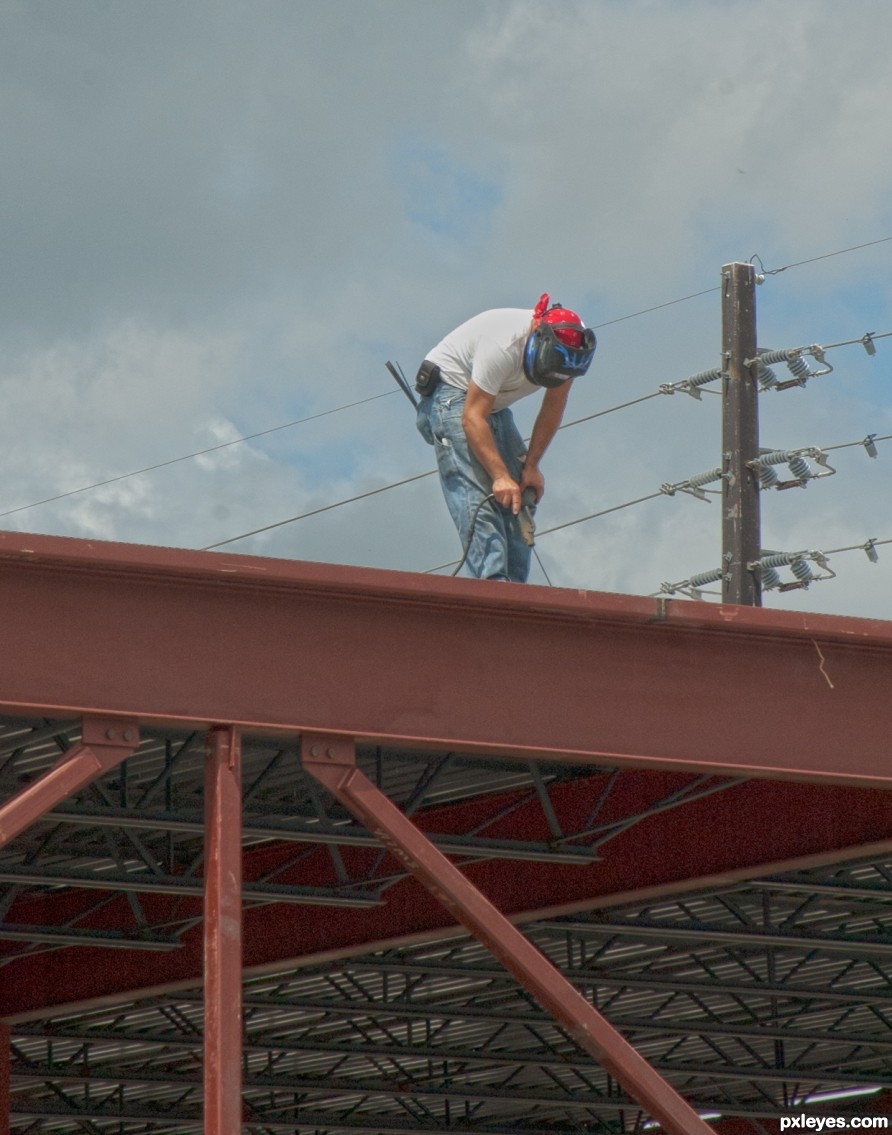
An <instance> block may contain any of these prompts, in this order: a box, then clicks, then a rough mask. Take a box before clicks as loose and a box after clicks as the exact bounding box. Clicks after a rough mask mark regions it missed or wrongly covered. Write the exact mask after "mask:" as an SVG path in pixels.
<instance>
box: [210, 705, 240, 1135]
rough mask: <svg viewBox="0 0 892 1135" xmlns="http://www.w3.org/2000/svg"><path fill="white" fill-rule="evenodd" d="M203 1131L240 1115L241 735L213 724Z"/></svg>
mask: <svg viewBox="0 0 892 1135" xmlns="http://www.w3.org/2000/svg"><path fill="white" fill-rule="evenodd" d="M204 785H205V791H204V807H205V861H206V865H205V898H204V1135H235V1133H236V1132H239V1131H241V1119H242V840H241V831H242V785H241V738H240V737H239V735H238V732H237V730H235V729H231V728H222V727H220V728H216V729H213V730H212V731H211V733H210V734H209V736H208V740H207V755H206V758H205V781H204Z"/></svg>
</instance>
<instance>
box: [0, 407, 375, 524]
mask: <svg viewBox="0 0 892 1135" xmlns="http://www.w3.org/2000/svg"><path fill="white" fill-rule="evenodd" d="M395 393H396V391H395V390H385V391H384V393H383V394H373V395H371V397H369V398H360V399H359V401H357V402H350V403H349V404H348V405H346V406H335V407H334V408H333V409H331V410H323V411H321V413H319V414H310V415H309V416H308V417H306V418H296V419H295V420H294V421H293V422H284V423H283V424H282V425H281V426H271V427H270V428H269V429H266V430H258V431H257V433H253V434H246V435H245V437H237V438H233V440H232V441H222V442H220V444H219V445H211V446H208V448H207V449H197V450H195V452H194V453H185V454H183V456H182V457H171V458H170V459H169V460H167V461H159V462H158V463H157V464H156V465H146V466H145V468H143V469H134V470H132V472H130V473H119V474H118V475H117V476H116V477H108V478H106V480H104V481H95V482H94V483H93V484H91V485H81V487H80V488H79V489H69V490H68V491H67V492H64V493H57V494H56V496H53V497H45V498H44V499H43V500H39V501H32V502H31V504H20V505H19V506H18V507H17V508H8V509H7V510H6V511H5V512H0V517H3V516H12V515H13V513H16V512H25V511H26V510H27V509H29V508H37V507H38V506H39V505H42V504H51V503H52V502H53V501H60V500H64V499H65V498H66V497H73V496H77V494H78V493H86V492H89V491H90V490H91V489H101V488H102V487H103V486H104V485H113V484H115V483H116V482H117V481H126V480H127V478H128V477H138V476H139V475H140V474H141V473H151V472H153V471H154V470H155V469H164V468H166V467H167V466H168V465H176V464H177V463H178V462H180V461H189V460H191V459H192V458H193V457H202V456H203V455H204V454H206V453H216V452H217V451H218V450H220V449H227V448H228V447H229V446H231V445H241V444H242V442H245V441H253V440H254V438H258V437H266V435H267V434H273V433H277V432H278V431H279V430H287V429H290V428H291V427H292V426H300V425H303V424H304V422H315V421H316V420H317V419H318V418H326V417H328V416H329V415H330V414H339V413H340V412H341V411H342V410H352V409H353V408H354V406H364V405H365V404H366V403H367V402H374V401H376V400H377V399H378V398H388V397H390V395H391V394H395Z"/></svg>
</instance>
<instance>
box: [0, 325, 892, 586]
mask: <svg viewBox="0 0 892 1135" xmlns="http://www.w3.org/2000/svg"><path fill="white" fill-rule="evenodd" d="M890 336H892V331H884V332H882V333H880V334H871V336H870V338H871V340H874V339H884V338H888V337H890ZM857 343H860V344H862V345H863V343H864V337H863V336H861V337H859V338H857V339H846V340H843V341H841V342H839V343H831V344H829V345H828V346H826V347H822V348H821V350H824V351H829V350H831V349H832V348H834V347H848V346H852V345H854V344H857ZM813 349H814V348H811V347H802V348H799V347H797V348H791V350H795V351H811V350H813ZM720 375H721V371H720V370H719V369H714V370H711V371H703V372H701V373H700V374H698V375H693V376H690V377H688V378H685V379H681V380H680V381H678V382H673V383H662V384H661V385H660V386H659V387H658V388H657V389H656V390H652V391H651V392H650V393H648V394H642V395H641V396H640V397H638V398H632V399H629V400H628V401H626V402H620V403H618V404H617V405H615V406H608V407H607V408H606V409H604V410H596V411H595V412H594V413H592V414H585V415H583V416H582V417H581V418H574V419H572V420H571V421H569V422H563V423H562V424H561V425H560V426H559V427H558V429H559V430H566V429H570V428H571V427H572V426H578V425H582V424H583V423H584V422H591V421H593V420H594V419H595V418H603V417H605V416H606V415H608V414H615V413H616V412H617V411H619V410H627V409H629V407H631V406H637V405H639V404H640V403H642V402H648V401H650V400H651V399H652V398H659V397H661V396H662V395H666V394H675V393H678V392H680V391H684V390H687V391H688V392H691V391H692V390H693V391H696V392H697V393H698V394H699V391H700V390H702V389H703V384H704V383H705V382H710V381H714V380H716V379H718V378H719V377H720ZM707 393H711V391H707ZM379 397H380V395H379ZM878 440H879V439H878ZM850 444H860V443H854V442H853V443H850ZM821 448H825V447H821ZM435 473H436V469H431V470H428V471H427V472H426V473H417V474H415V475H413V476H411V477H406V478H404V479H403V480H401V481H394V482H392V483H390V484H387V485H380V486H379V487H378V488H375V489H370V490H369V491H368V492H365V493H360V494H358V495H357V496H353V497H346V498H345V499H344V500H340V501H335V502H333V503H332V504H330V505H324V506H322V507H320V508H317V509H311V510H310V511H308V512H302V513H299V514H298V515H297V516H290V517H287V518H286V519H285V520H277V521H274V522H273V523H272V524H265V525H263V526H261V527H260V528H253V529H251V530H250V531H249V532H242V533H239V535H237V536H230V537H229V538H228V539H226V540H219V541H217V542H216V543H214V544H206V545H205V546H204V547H203V548H202V549H200V550H201V551H212V550H213V549H215V548H222V547H224V546H225V545H227V544H235V543H237V542H238V541H240V540H246V539H248V537H250V536H257V535H260V534H262V533H263V532H269V531H272V529H274V528H282V527H284V526H285V525H287V524H294V523H296V522H297V521H299V520H305V519H307V518H309V517H311V516H317V515H318V514H319V513H322V512H328V511H330V510H331V509H333V508H339V507H340V506H341V505H346V504H353V503H354V502H355V501H359V500H363V499H365V498H366V497H370V496H375V495H376V494H378V493H383V492H387V491H388V490H390V489H396V488H399V487H400V486H401V485H407V484H410V483H411V482H413V481H420V480H422V479H423V478H424V477H431V476H433V475H434V474H435ZM660 495H661V493H652V494H650V495H649V496H646V497H641V498H639V499H638V500H635V501H630V502H628V503H626V504H624V505H618V506H616V508H610V509H606V510H602V511H601V512H596V513H592V514H591V515H590V516H586V517H581V518H580V519H579V520H572V521H568V522H567V524H565V525H560V526H559V527H569V526H570V525H572V524H581V523H582V522H583V521H584V520H594V519H596V518H597V517H599V516H604V515H605V514H606V513H607V512H615V511H617V509H619V508H628V507H629V505H630V504H639V503H641V501H644V500H651V499H652V498H653V497H654V496H660ZM0 515H2V514H0ZM547 531H548V532H555V531H557V528H549V529H547ZM541 535H545V532H543V533H541ZM455 562H456V561H454V560H453V561H451V562H450V563H449V564H441V565H439V566H438V567H436V568H431V569H429V571H431V572H435V571H439V570H440V569H441V568H444V567H451V566H453V564H454V563H455Z"/></svg>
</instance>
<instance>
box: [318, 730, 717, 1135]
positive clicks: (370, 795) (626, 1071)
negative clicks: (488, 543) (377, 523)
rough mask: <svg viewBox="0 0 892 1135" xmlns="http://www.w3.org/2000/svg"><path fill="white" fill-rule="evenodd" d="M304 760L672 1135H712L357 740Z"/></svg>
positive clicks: (326, 742) (327, 745)
mask: <svg viewBox="0 0 892 1135" xmlns="http://www.w3.org/2000/svg"><path fill="white" fill-rule="evenodd" d="M301 761H302V764H303V767H304V768H305V769H306V771H307V772H309V773H311V774H312V775H313V776H314V777H315V778H316V779H317V780H318V781H319V783H320V784H322V785H324V787H326V788H327V789H329V791H331V792H332V793H333V794H334V795H335V796H336V797H337V799H338V800H340V802H341V803H342V804H343V805H344V806H345V807H346V808H348V809H349V811H350V812H352V813H353V815H354V816H356V818H357V819H358V820H359V821H360V822H361V823H362V824H364V825H365V827H366V828H367V829H368V830H369V831H370V832H371V833H372V834H373V835H375V836H376V837H377V838H378V839H379V840H380V841H381V842H382V843H383V844H384V846H385V847H387V848H388V849H389V850H390V851H391V852H392V853H393V854H394V855H396V856H397V858H399V859H400V860H401V861H402V862H403V863H404V864H405V865H406V867H407V868H408V869H409V870H410V871H411V872H412V874H413V875H414V876H415V877H416V878H417V879H418V880H419V881H420V882H421V883H423V885H424V886H425V887H427V889H428V890H429V891H430V892H431V893H432V894H433V895H434V896H435V897H436V898H437V899H438V900H439V902H441V903H442V904H443V906H445V907H446V908H447V910H449V912H450V913H451V914H452V915H453V916H454V917H455V918H457V919H458V921H459V922H460V923H461V924H462V925H463V926H464V927H465V928H466V929H467V930H469V931H470V932H471V933H472V934H473V935H474V936H475V937H476V938H478V939H479V941H480V942H481V943H482V944H483V945H484V946H485V947H486V948H487V949H488V950H489V951H490V953H492V954H493V956H494V957H495V958H496V960H497V961H499V962H500V963H501V964H502V965H504V967H505V969H507V970H508V972H509V973H511V974H512V976H513V977H514V978H515V979H516V980H517V981H518V982H519V983H520V984H521V985H522V986H523V987H524V988H525V989H526V990H528V991H529V992H530V993H532V994H533V996H534V997H535V998H536V999H537V1000H538V1001H539V1003H540V1004H541V1005H542V1006H543V1008H545V1009H546V1010H547V1011H548V1012H550V1013H551V1014H552V1015H553V1016H554V1017H555V1018H556V1020H557V1021H558V1022H559V1024H560V1025H561V1026H562V1027H563V1028H564V1029H565V1030H566V1032H567V1033H568V1034H569V1035H570V1036H571V1037H572V1038H573V1039H574V1040H575V1041H576V1043H577V1044H578V1045H579V1046H580V1047H581V1048H582V1049H584V1050H585V1051H586V1052H589V1053H590V1054H591V1055H592V1056H594V1057H595V1059H596V1060H597V1061H599V1063H601V1064H602V1065H603V1066H604V1067H605V1068H606V1069H607V1071H608V1072H610V1074H611V1075H612V1076H614V1077H615V1079H616V1080H617V1081H618V1082H619V1083H620V1084H622V1086H623V1087H624V1088H625V1089H626V1090H627V1091H628V1092H629V1093H630V1095H632V1096H633V1098H634V1099H636V1100H637V1101H638V1102H639V1103H640V1104H641V1105H642V1107H644V1108H645V1109H646V1110H647V1111H648V1112H649V1113H650V1115H651V1116H652V1117H653V1118H654V1119H655V1120H657V1121H658V1122H659V1123H660V1124H661V1125H662V1127H663V1129H664V1130H665V1131H667V1132H669V1135H711V1132H710V1128H709V1127H708V1126H707V1124H706V1123H704V1122H703V1120H701V1119H700V1118H699V1116H698V1115H697V1113H696V1112H695V1111H694V1110H693V1108H692V1107H690V1105H689V1104H688V1103H687V1102H686V1101H685V1100H684V1099H682V1097H681V1096H680V1095H679V1094H678V1093H677V1092H676V1091H675V1089H674V1088H672V1087H671V1086H670V1084H669V1083H668V1082H667V1081H666V1080H664V1079H663V1077H662V1076H660V1075H659V1074H658V1073H657V1072H655V1071H654V1069H653V1068H651V1066H650V1065H649V1064H648V1063H647V1061H646V1060H644V1059H643V1057H641V1056H639V1055H638V1053H637V1052H636V1051H635V1049H634V1048H633V1047H632V1046H631V1045H630V1044H629V1043H628V1041H626V1040H625V1038H624V1037H623V1036H622V1035H621V1034H620V1033H619V1032H617V1030H616V1029H615V1028H614V1027H613V1026H612V1025H611V1024H609V1022H608V1021H607V1020H606V1019H605V1018H604V1017H602V1016H601V1014H600V1013H598V1012H597V1010H596V1009H595V1008H594V1007H593V1006H592V1005H590V1004H589V1003H588V1001H586V999H585V998H584V997H583V996H582V995H581V994H580V993H579V992H578V991H577V990H576V989H575V988H574V987H573V985H572V984H571V983H570V982H569V981H568V980H567V978H565V977H564V976H563V974H561V973H560V971H559V970H557V969H556V968H555V967H554V966H553V965H552V963H551V962H550V961H549V960H548V959H547V958H546V957H545V956H544V955H543V954H542V953H540V951H539V950H537V949H536V947H535V946H534V945H533V944H532V942H530V940H529V939H528V938H526V937H524V935H523V934H522V933H521V932H520V931H519V930H518V929H517V928H516V927H515V926H514V925H513V924H512V923H511V922H509V921H508V919H507V918H505V916H504V915H503V914H502V913H501V912H500V911H499V910H497V909H496V907H494V906H493V905H492V903H491V902H490V901H489V900H488V899H486V898H485V897H484V896H483V895H482V894H481V893H480V891H478V890H477V888H476V887H475V886H474V885H473V884H472V883H471V882H470V881H469V880H468V879H467V878H466V877H465V876H464V875H463V874H462V873H461V871H459V870H458V868H457V867H455V866H453V864H452V863H450V861H449V860H448V859H447V858H446V856H445V855H443V854H442V853H441V852H440V851H438V850H437V848H436V847H435V846H434V845H433V844H432V843H431V841H430V840H429V839H428V838H427V837H426V836H425V835H424V834H423V833H422V832H420V831H419V830H418V828H417V827H415V825H414V824H413V823H412V821H411V820H410V819H409V818H408V817H407V816H405V815H404V814H403V813H402V812H401V811H400V810H399V808H397V807H396V805H394V804H393V803H391V801H390V800H388V798H387V797H386V796H385V795H384V793H383V792H381V790H380V789H379V788H377V787H376V786H375V785H374V784H373V783H372V782H371V781H370V780H369V779H368V777H367V776H365V774H364V773H362V772H361V771H360V770H359V769H358V768H357V767H356V749H355V744H354V742H353V739H352V738H344V737H339V738H333V737H331V736H321V735H315V736H314V735H312V734H309V735H305V736H303V737H302V738H301Z"/></svg>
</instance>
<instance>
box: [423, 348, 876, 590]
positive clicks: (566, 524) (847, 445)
mask: <svg viewBox="0 0 892 1135" xmlns="http://www.w3.org/2000/svg"><path fill="white" fill-rule="evenodd" d="M856 341H857V340H856ZM567 424H568V425H570V424H575V423H567ZM880 441H892V434H867V435H866V436H865V437H863V438H860V439H859V440H858V441H845V442H840V443H839V444H837V445H819V446H814V447H810V448H814V449H816V450H820V451H821V452H822V453H831V452H833V451H834V450H837V449H852V448H854V447H855V446H858V445H860V446H862V447H863V448H864V449H866V450H867V452H868V454H869V455H870V456H874V455H873V454H870V447H871V446H873V445H875V443H876V442H880ZM716 472H718V471H716ZM687 484H688V481H678V482H676V483H675V484H674V485H668V484H667V485H664V486H663V487H662V488H660V490H659V491H658V492H655V493H648V494H647V495H646V496H643V497H635V498H634V499H633V500H628V501H623V503H622V504H616V505H612V506H611V507H610V508H602V509H600V510H599V511H598V512H591V513H588V514H587V515H586V516H578V517H576V518H575V519H574V520H565V521H563V522H562V523H561V524H554V525H552V527H551V528H542V529H539V530H537V533H536V535H537V537H541V536H548V535H550V534H551V533H552V532H560V531H562V530H563V529H564V528H572V527H573V526H574V525H576V524H584V523H585V522H586V521H588V520H597V519H598V518H599V517H602V516H608V515H609V514H610V513H612V512H621V511H622V510H623V509H626V508H632V507H633V506H634V505H638V504H644V503H645V502H646V501H650V500H656V499H657V498H658V497H665V496H670V497H671V496H674V495H675V492H683V491H685V486H686V485H687ZM703 491H704V492H708V493H709V492H716V490H711V489H704V490H703ZM887 542H888V541H885V540H878V541H871V543H873V544H875V545H880V544H884V543H887ZM863 547H864V545H862V544H856V545H854V546H853V548H863ZM850 550H853V549H849V548H835V549H832V550H831V551H829V552H826V553H824V554H825V555H828V556H829V555H831V554H833V553H835V552H841V551H850ZM537 559H538V556H537ZM461 562H464V561H463V560H462V561H461ZM456 563H459V561H458V560H451V561H450V562H449V563H445V564H438V565H437V566H436V567H432V568H427V569H426V571H425V572H423V573H422V574H424V575H433V574H434V573H435V572H438V571H443V570H444V569H445V568H448V567H453V566H454V565H455V564H456ZM540 565H541V561H540ZM459 566H460V563H459ZM456 570H457V569H456ZM543 571H544V568H543ZM546 578H547V576H546ZM549 583H551V581H550V580H549ZM552 586H553V585H552Z"/></svg>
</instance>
